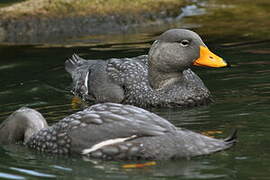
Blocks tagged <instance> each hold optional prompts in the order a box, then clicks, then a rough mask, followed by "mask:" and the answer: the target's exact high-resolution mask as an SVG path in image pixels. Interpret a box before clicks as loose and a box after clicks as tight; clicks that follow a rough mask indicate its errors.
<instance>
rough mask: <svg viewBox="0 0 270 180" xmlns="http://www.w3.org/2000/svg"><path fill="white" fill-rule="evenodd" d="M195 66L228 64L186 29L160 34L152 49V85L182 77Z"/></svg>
mask: <svg viewBox="0 0 270 180" xmlns="http://www.w3.org/2000/svg"><path fill="white" fill-rule="evenodd" d="M192 65H196V66H207V67H215V68H218V67H226V66H228V64H227V63H226V62H225V61H224V60H223V59H222V58H221V57H219V56H217V55H215V54H214V53H212V52H211V51H210V50H209V49H208V48H207V46H206V45H205V44H204V42H203V41H202V39H201V38H200V36H199V35H198V34H196V33H195V32H193V31H190V30H187V29H171V30H168V31H166V32H164V33H163V34H161V35H160V36H159V37H158V38H157V40H156V41H155V42H154V43H153V45H152V47H151V49H150V51H149V78H150V83H151V85H152V86H153V88H160V87H162V82H163V81H166V80H168V79H173V78H177V77H178V78H180V77H181V73H182V71H183V70H185V69H187V68H189V67H190V66H192Z"/></svg>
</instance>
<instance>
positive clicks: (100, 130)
mask: <svg viewBox="0 0 270 180" xmlns="http://www.w3.org/2000/svg"><path fill="white" fill-rule="evenodd" d="M29 114H38V116H40V113H38V112H37V111H35V110H33V109H29V108H23V109H19V110H17V111H15V112H14V113H13V114H12V115H11V116H10V117H9V118H8V119H7V120H6V121H4V122H3V123H2V125H1V126H0V127H5V128H0V135H1V136H0V144H6V143H8V142H7V140H6V138H4V137H3V136H2V135H3V134H5V135H9V136H10V135H12V134H13V135H12V136H11V137H12V138H10V139H9V142H10V143H14V142H16V141H19V140H23V137H26V131H27V130H28V129H29V127H28V126H25V127H22V128H21V129H17V130H16V132H21V134H18V133H15V131H14V129H16V128H15V127H13V126H11V125H9V124H15V123H14V122H17V123H16V124H28V123H22V122H20V121H25V120H26V119H27V117H28V118H32V117H33V116H28V115H29ZM21 117H23V118H21ZM35 117H37V116H35ZM42 118H43V117H42ZM27 121H28V120H27ZM34 121H36V123H37V124H40V122H39V121H40V120H39V118H35V119H34ZM10 122H12V123H10ZM10 127H12V128H10ZM14 134H15V135H16V136H15V135H14ZM23 141H24V143H25V145H26V146H28V147H29V148H32V149H36V150H38V151H41V152H48V153H54V154H79V155H83V156H88V157H90V158H100V159H108V160H110V159H123V160H126V159H172V158H181V157H193V156H199V155H206V154H211V153H214V152H217V151H221V150H225V149H227V148H229V147H231V146H232V145H233V144H234V143H235V141H236V139H235V135H233V136H231V137H230V138H228V139H225V140H222V139H221V140H219V139H214V138H210V137H207V136H204V135H201V134H199V133H195V132H192V131H189V130H186V129H182V128H177V127H175V126H174V125H172V124H171V123H169V122H168V121H167V120H165V119H163V118H161V117H159V116H157V115H156V114H153V113H150V112H148V111H146V110H143V109H141V108H137V107H135V106H131V105H121V104H115V103H104V104H97V105H93V106H91V107H89V108H87V109H85V110H83V111H79V112H77V113H75V114H72V115H70V116H67V117H66V118H64V119H62V120H60V121H59V122H58V123H56V124H54V125H52V126H50V127H47V126H46V125H45V126H43V128H41V129H40V128H38V129H37V130H36V132H33V133H32V135H29V134H28V137H27V138H26V139H24V140H23Z"/></svg>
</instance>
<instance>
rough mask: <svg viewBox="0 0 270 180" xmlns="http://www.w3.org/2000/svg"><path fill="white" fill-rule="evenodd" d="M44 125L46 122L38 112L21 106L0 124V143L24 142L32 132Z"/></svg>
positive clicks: (44, 126)
mask: <svg viewBox="0 0 270 180" xmlns="http://www.w3.org/2000/svg"><path fill="white" fill-rule="evenodd" d="M46 127H48V125H47V122H46V120H45V119H44V117H43V116H42V115H41V114H40V113H39V112H37V111H36V110H34V109H30V108H26V107H22V108H20V109H18V110H17V111H15V112H13V113H12V114H11V115H10V116H9V117H8V118H7V119H6V120H5V121H4V122H2V123H1V124H0V134H1V136H0V144H11V143H17V142H24V143H25V142H27V141H28V140H29V138H30V137H31V136H32V135H33V134H34V133H36V132H38V131H40V130H41V129H43V128H46Z"/></svg>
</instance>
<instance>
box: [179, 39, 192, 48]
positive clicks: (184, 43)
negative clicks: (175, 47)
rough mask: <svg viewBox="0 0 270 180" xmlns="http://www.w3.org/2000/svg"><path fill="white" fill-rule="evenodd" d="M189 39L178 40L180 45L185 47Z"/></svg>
mask: <svg viewBox="0 0 270 180" xmlns="http://www.w3.org/2000/svg"><path fill="white" fill-rule="evenodd" d="M189 43H190V42H189V40H186V39H185V40H182V41H181V42H180V44H181V46H183V47H187V46H188V45H189Z"/></svg>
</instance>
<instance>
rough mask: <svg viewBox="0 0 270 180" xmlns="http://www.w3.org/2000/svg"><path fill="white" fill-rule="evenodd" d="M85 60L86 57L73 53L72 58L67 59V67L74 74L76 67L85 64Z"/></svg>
mask: <svg viewBox="0 0 270 180" xmlns="http://www.w3.org/2000/svg"><path fill="white" fill-rule="evenodd" d="M85 61H86V60H85V59H83V58H81V57H79V56H78V55H77V54H73V55H72V57H71V58H69V59H67V60H66V62H65V69H66V71H67V72H68V73H70V74H72V72H73V71H74V69H76V68H77V67H78V66H81V65H82V64H84V62H85Z"/></svg>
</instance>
